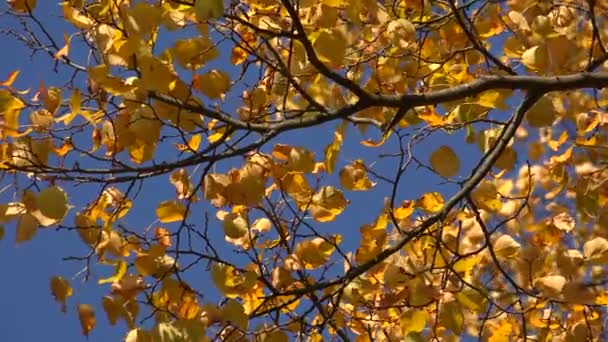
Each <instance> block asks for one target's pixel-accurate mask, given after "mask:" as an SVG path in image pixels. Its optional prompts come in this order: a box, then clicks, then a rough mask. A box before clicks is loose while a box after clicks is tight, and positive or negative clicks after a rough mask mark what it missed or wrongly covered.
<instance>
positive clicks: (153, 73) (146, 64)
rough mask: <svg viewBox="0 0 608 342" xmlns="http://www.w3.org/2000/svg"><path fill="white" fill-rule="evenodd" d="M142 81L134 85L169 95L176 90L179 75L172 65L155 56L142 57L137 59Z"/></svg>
mask: <svg viewBox="0 0 608 342" xmlns="http://www.w3.org/2000/svg"><path fill="white" fill-rule="evenodd" d="M137 61H138V66H139V70H140V72H141V79H139V80H138V82H137V83H133V85H137V86H140V87H141V88H142V89H145V90H149V91H158V92H161V93H169V92H171V91H172V90H173V89H175V87H176V84H177V80H178V77H177V74H176V72H175V70H174V69H173V67H172V65H171V64H169V63H168V62H167V61H163V60H161V59H159V58H157V57H155V56H147V55H146V56H142V57H141V58H138V59H137Z"/></svg>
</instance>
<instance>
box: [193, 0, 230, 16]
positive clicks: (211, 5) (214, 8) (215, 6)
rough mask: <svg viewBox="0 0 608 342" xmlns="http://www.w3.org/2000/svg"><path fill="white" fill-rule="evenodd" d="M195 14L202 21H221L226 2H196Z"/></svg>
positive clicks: (202, 0)
mask: <svg viewBox="0 0 608 342" xmlns="http://www.w3.org/2000/svg"><path fill="white" fill-rule="evenodd" d="M194 13H195V14H196V18H197V19H198V20H200V21H207V20H212V19H219V18H220V17H222V16H223V15H224V2H223V1H222V0H196V2H195V3H194Z"/></svg>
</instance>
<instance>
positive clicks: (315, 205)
mask: <svg viewBox="0 0 608 342" xmlns="http://www.w3.org/2000/svg"><path fill="white" fill-rule="evenodd" d="M348 203H349V202H348V201H347V200H346V198H344V195H343V194H342V191H340V190H338V189H336V188H335V187H333V186H325V187H323V188H322V189H321V190H319V191H318V192H317V193H315V194H314V195H313V196H312V203H311V205H310V213H311V214H312V217H313V218H314V219H315V220H317V221H319V222H328V221H333V220H334V218H335V217H336V216H338V215H340V213H342V211H343V210H344V208H346V206H347V205H348Z"/></svg>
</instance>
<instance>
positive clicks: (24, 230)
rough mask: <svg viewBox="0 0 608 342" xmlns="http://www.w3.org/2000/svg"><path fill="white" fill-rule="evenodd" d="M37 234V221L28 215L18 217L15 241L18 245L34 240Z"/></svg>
mask: <svg viewBox="0 0 608 342" xmlns="http://www.w3.org/2000/svg"><path fill="white" fill-rule="evenodd" d="M36 232H38V220H36V218H35V217H34V216H32V215H31V214H29V213H26V214H23V215H21V216H19V220H18V221H17V234H16V235H15V241H16V242H17V243H18V244H19V243H22V242H25V241H29V240H31V239H33V238H34V235H36Z"/></svg>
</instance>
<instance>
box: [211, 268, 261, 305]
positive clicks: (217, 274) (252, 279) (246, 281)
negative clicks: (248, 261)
mask: <svg viewBox="0 0 608 342" xmlns="http://www.w3.org/2000/svg"><path fill="white" fill-rule="evenodd" d="M257 278H258V276H257V274H256V273H255V272H246V273H244V274H242V273H241V272H239V271H238V270H236V269H235V268H234V267H232V266H230V265H227V264H223V263H214V264H213V265H212V266H211V280H212V281H213V284H214V285H215V286H216V287H217V288H218V290H220V291H221V292H222V294H223V295H225V296H226V297H229V298H236V297H238V296H240V295H242V294H244V293H247V292H249V291H251V289H252V288H253V286H254V285H255V283H256V281H257Z"/></svg>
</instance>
